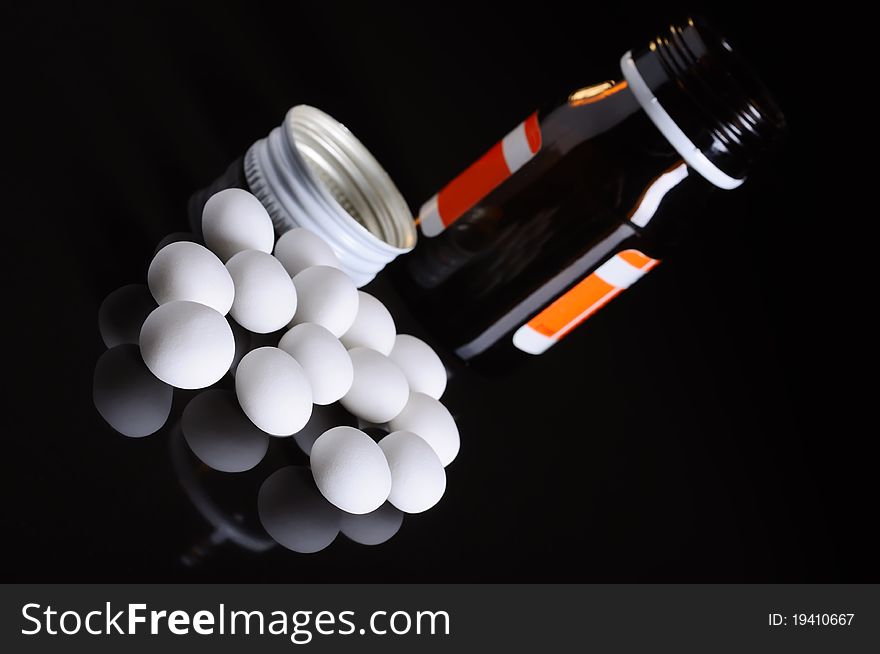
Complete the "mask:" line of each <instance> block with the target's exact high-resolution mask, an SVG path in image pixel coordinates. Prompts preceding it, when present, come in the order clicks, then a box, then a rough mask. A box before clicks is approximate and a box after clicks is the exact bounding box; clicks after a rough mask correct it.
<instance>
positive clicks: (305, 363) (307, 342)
mask: <svg viewBox="0 0 880 654" xmlns="http://www.w3.org/2000/svg"><path fill="white" fill-rule="evenodd" d="M278 347H279V348H281V349H282V350H284V351H285V352H287V353H288V354H289V355H290V356H292V357H293V358H294V359H296V360H297V361H298V362H299V365H301V366H302V367H303V370H305V371H306V377H308V378H309V383H310V384H311V386H312V400H313V401H314V403H315V404H320V405H322V406H323V405H327V404H332V403H333V402H336V401H338V400H339V399H340V398H341V397H342V396H343V395H345V394H346V393H347V392H348V389H350V388H351V382H352V380H353V379H354V369H353V367H352V365H351V357H350V356H349V355H348V350H346V349H345V346H344V345H343V344H342V343H340V342H339V339H338V338H336V337H335V336H334V335H333V334H331V333H330V332H329V331H327V330H326V329H325V328H324V327H321V325H316V324H315V323H313V322H304V323H303V324H301V325H296V326H294V327H291V328H290V329H289V330H288V331H287V333H286V334H284V336H282V337H281V340H280V341H279V343H278Z"/></svg>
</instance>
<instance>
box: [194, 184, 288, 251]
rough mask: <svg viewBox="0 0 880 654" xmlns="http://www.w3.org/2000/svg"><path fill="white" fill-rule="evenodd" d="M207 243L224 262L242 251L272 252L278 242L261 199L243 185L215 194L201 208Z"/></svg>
mask: <svg viewBox="0 0 880 654" xmlns="http://www.w3.org/2000/svg"><path fill="white" fill-rule="evenodd" d="M202 236H203V238H204V239H205V245H207V246H208V248H209V249H210V250H211V251H212V252H214V254H216V255H217V256H218V257H220V259H222V260H223V261H228V260H229V259H230V258H231V257H232V255H234V254H236V253H237V252H241V251H242V250H259V251H261V252H266V253H269V252H271V251H272V246H273V245H275V229H274V228H273V227H272V219H271V218H270V217H269V214H268V213H267V212H266V209H265V207H263V205H262V204H261V203H260V201H259V200H258V199H257V198H256V197H254V196H253V195H251V194H250V193H248V192H247V191H245V190H242V189H240V188H228V189H225V190H223V191H220V192H219V193H215V194H214V195H212V196H211V197H210V198H208V201H207V202H206V203H205V208H204V209H203V210H202Z"/></svg>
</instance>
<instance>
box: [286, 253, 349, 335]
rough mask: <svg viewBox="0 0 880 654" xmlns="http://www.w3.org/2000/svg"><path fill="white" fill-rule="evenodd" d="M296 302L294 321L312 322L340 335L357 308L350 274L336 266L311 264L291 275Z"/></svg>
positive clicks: (346, 329)
mask: <svg viewBox="0 0 880 654" xmlns="http://www.w3.org/2000/svg"><path fill="white" fill-rule="evenodd" d="M293 285H294V286H296V294H297V297H298V298H299V304H298V306H297V308H296V314H295V315H294V316H293V322H294V324H296V325H298V324H300V323H304V322H314V323H317V324H319V325H321V326H322V327H326V328H327V329H329V330H330V331H331V332H332V333H333V335H334V336H335V337H336V338H339V337H340V336H342V335H343V334H344V333H345V332H346V331H348V328H349V327H351V324H352V323H353V322H354V317H355V316H356V315H357V310H358V294H357V288H356V287H355V285H354V282H353V281H351V278H350V277H349V276H348V275H346V274H345V273H344V272H342V271H341V270H339V269H338V268H332V267H330V266H313V267H312V268H306V269H305V270H303V271H302V272H300V273H298V274H297V275H296V276H295V277H294V278H293Z"/></svg>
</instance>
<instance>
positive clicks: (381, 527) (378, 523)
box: [340, 502, 403, 545]
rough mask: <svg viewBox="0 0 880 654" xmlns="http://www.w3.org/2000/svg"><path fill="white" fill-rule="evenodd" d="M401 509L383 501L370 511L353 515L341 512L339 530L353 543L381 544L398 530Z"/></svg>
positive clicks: (401, 522)
mask: <svg viewBox="0 0 880 654" xmlns="http://www.w3.org/2000/svg"><path fill="white" fill-rule="evenodd" d="M402 524H403V511H400V510H399V509H395V508H394V507H393V506H391V505H390V504H389V503H388V502H385V504H383V505H382V506H380V507H379V508H378V509H376V510H375V511H373V512H372V513H365V514H363V515H355V514H353V513H345V512H342V519H341V524H340V530H341V531H342V533H343V534H345V535H346V536H348V538H350V539H351V540H353V541H354V542H355V543H360V544H361V545H381V544H382V543H384V542H385V541H388V540H390V539H391V538H392V536H394V534H396V533H397V532H398V531H400V526H401V525H402Z"/></svg>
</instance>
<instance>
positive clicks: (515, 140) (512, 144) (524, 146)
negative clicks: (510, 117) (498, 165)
mask: <svg viewBox="0 0 880 654" xmlns="http://www.w3.org/2000/svg"><path fill="white" fill-rule="evenodd" d="M501 151H502V152H503V153H504V162H505V163H506V164H507V169H508V170H509V171H510V174H511V175H513V173H515V172H516V171H517V170H519V169H520V168H522V167H523V166H524V165H526V163H528V161H529V159H531V158H532V157H534V156H535V154H534V153H533V152H532V149H531V148H530V147H529V138H528V136H527V135H526V121H523V122H521V123H520V124H519V125H517V126H516V128H515V129H514V130H512V131H511V132H510V133H509V134H508V135H507V136H505V137H504V138H503V139H502V140H501Z"/></svg>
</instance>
